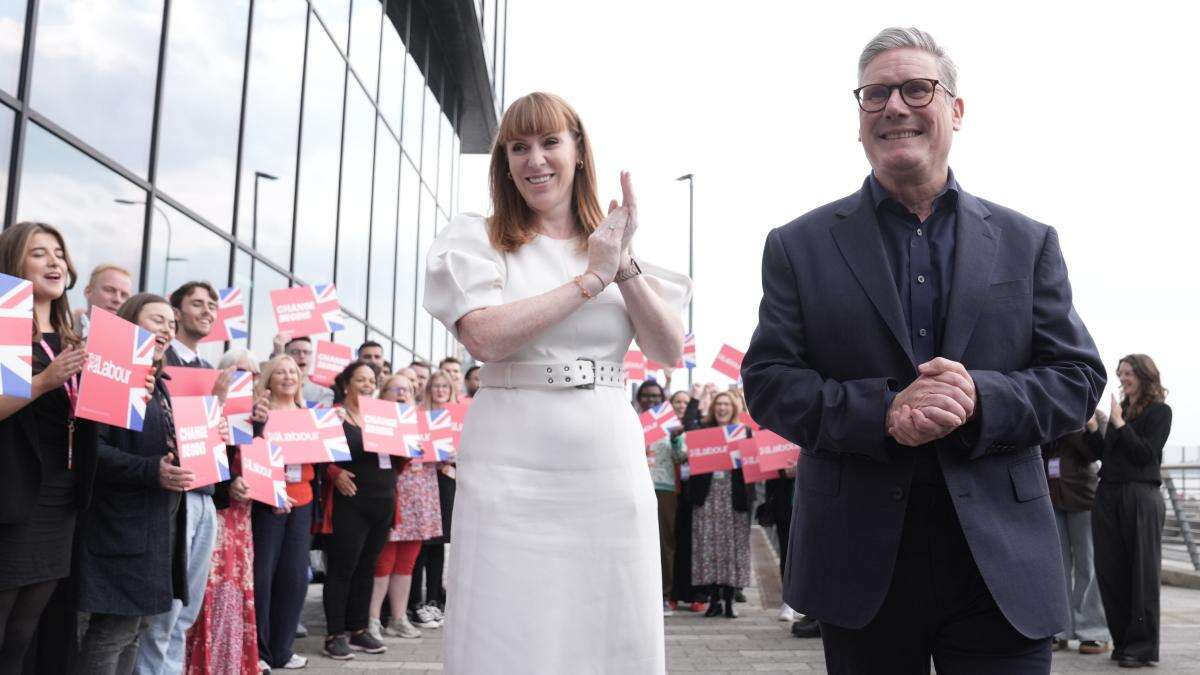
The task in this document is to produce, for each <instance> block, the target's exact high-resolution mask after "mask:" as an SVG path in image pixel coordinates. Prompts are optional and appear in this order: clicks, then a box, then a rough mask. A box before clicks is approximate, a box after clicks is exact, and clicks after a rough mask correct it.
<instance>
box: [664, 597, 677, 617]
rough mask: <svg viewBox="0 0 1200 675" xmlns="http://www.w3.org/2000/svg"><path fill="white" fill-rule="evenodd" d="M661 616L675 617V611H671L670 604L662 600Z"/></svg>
mask: <svg viewBox="0 0 1200 675" xmlns="http://www.w3.org/2000/svg"><path fill="white" fill-rule="evenodd" d="M663 616H675V610H673V609H671V603H669V602H667V601H666V600H663Z"/></svg>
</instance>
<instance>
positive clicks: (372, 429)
mask: <svg viewBox="0 0 1200 675" xmlns="http://www.w3.org/2000/svg"><path fill="white" fill-rule="evenodd" d="M358 409H359V412H360V413H361V414H362V421H363V428H362V434H363V449H364V450H366V451H367V452H375V453H379V454H385V455H394V456H396V457H409V458H419V457H420V456H421V430H420V425H419V423H418V422H417V412H419V411H418V409H417V408H416V407H414V406H411V405H406V404H404V403H396V402H394V401H381V400H379V399H376V398H360V399H359V400H358Z"/></svg>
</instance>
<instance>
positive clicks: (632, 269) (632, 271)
mask: <svg viewBox="0 0 1200 675" xmlns="http://www.w3.org/2000/svg"><path fill="white" fill-rule="evenodd" d="M641 273H642V268H641V267H640V266H639V265H638V262H637V259H636V258H633V257H632V256H631V257H630V258H629V266H628V267H626V268H625V269H623V270H617V276H616V277H615V278H613V283H616V284H619V283H621V282H622V281H629V280H630V279H632V278H634V277H636V276H637V275H639V274H641Z"/></svg>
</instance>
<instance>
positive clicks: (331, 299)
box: [313, 284, 346, 333]
mask: <svg viewBox="0 0 1200 675" xmlns="http://www.w3.org/2000/svg"><path fill="white" fill-rule="evenodd" d="M313 295H314V296H316V301H317V311H318V312H320V314H321V318H322V319H324V320H325V325H326V326H327V327H328V329H329V332H330V333H336V332H338V331H340V330H343V329H344V328H345V327H346V318H345V317H343V316H342V306H341V304H339V303H338V296H337V288H335V287H334V285H333V284H317V285H316V286H313Z"/></svg>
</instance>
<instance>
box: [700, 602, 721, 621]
mask: <svg viewBox="0 0 1200 675" xmlns="http://www.w3.org/2000/svg"><path fill="white" fill-rule="evenodd" d="M720 615H721V601H720V600H713V601H711V602H709V603H708V611H706V612H704V616H706V617H712V616H720Z"/></svg>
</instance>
